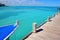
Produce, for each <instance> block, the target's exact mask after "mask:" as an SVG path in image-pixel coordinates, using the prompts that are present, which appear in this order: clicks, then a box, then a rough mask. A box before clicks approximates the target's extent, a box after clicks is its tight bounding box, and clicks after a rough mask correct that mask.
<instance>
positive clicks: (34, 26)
mask: <svg viewBox="0 0 60 40" xmlns="http://www.w3.org/2000/svg"><path fill="white" fill-rule="evenodd" d="M32 26H33V30H32V31H33V33H36V26H37V25H36V23H33V24H32Z"/></svg>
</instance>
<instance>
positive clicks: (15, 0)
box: [0, 0, 42, 6]
mask: <svg viewBox="0 0 60 40" xmlns="http://www.w3.org/2000/svg"><path fill="white" fill-rule="evenodd" d="M0 2H1V3H4V4H6V5H10V6H17V5H18V6H20V5H21V6H28V5H29V6H30V5H42V3H40V2H36V1H35V0H0Z"/></svg>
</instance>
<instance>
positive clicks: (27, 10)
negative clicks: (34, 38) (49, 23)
mask: <svg viewBox="0 0 60 40" xmlns="http://www.w3.org/2000/svg"><path fill="white" fill-rule="evenodd" d="M57 11H58V9H57V8H56V7H41V6H10V7H9V6H8V7H0V26H3V25H9V24H14V23H15V21H16V20H19V23H20V24H19V26H18V28H17V29H16V31H15V32H14V33H13V34H12V35H11V36H10V37H9V40H22V38H24V37H25V36H26V35H27V34H29V33H30V32H31V31H32V24H33V23H34V22H36V23H37V26H39V25H41V24H42V23H43V22H45V20H46V19H47V17H48V16H50V17H52V16H53V15H54V14H55V13H57Z"/></svg>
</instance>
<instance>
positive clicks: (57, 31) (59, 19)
mask: <svg viewBox="0 0 60 40" xmlns="http://www.w3.org/2000/svg"><path fill="white" fill-rule="evenodd" d="M38 30H39V32H37V33H32V34H31V35H30V36H29V37H28V38H26V39H25V40H60V14H58V15H56V16H55V17H53V18H52V19H51V21H50V22H47V23H45V24H44V25H42V26H41V27H40V28H39V29H38Z"/></svg>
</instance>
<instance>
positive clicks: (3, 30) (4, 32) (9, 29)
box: [0, 25, 16, 40]
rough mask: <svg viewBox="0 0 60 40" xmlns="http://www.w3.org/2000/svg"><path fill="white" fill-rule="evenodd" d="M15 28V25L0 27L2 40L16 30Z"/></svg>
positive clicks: (0, 39)
mask: <svg viewBox="0 0 60 40" xmlns="http://www.w3.org/2000/svg"><path fill="white" fill-rule="evenodd" d="M14 28H16V27H14V25H8V26H3V27H0V40H3V39H4V38H6V37H7V36H8V35H9V34H10V33H11V32H12V31H13V30H14Z"/></svg>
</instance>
